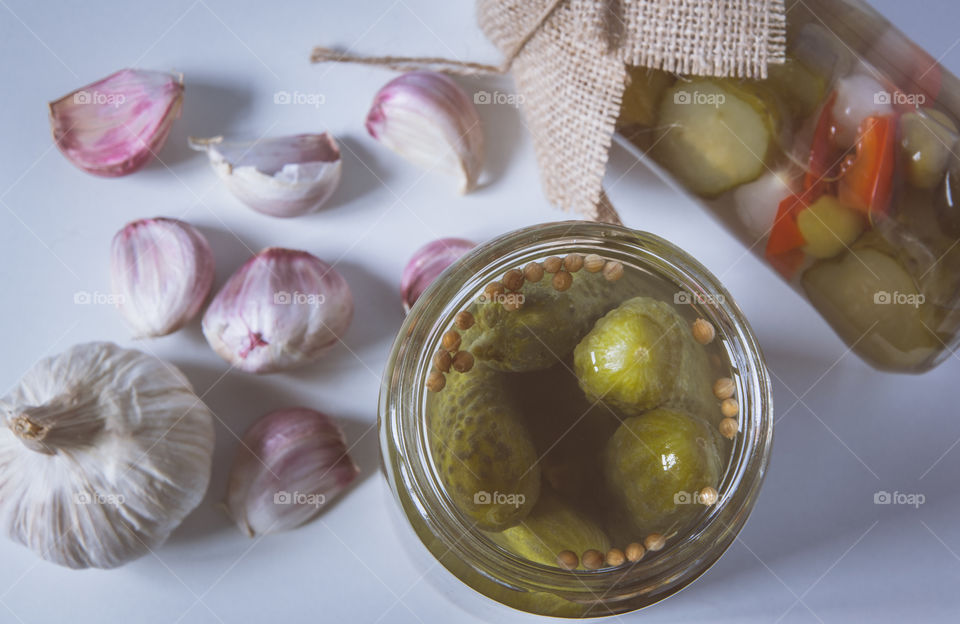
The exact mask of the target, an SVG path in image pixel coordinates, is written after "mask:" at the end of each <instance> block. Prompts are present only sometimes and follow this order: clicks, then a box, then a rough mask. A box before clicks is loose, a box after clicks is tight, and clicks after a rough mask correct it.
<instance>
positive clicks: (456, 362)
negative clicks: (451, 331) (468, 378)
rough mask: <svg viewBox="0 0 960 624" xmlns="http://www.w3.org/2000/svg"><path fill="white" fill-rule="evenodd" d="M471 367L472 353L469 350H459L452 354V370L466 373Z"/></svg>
mask: <svg viewBox="0 0 960 624" xmlns="http://www.w3.org/2000/svg"><path fill="white" fill-rule="evenodd" d="M471 368H473V354H472V353H470V352H469V351H460V352H458V353H457V354H456V355H455V356H453V370H455V371H457V372H458V373H466V372H467V371H469V370H470V369H471Z"/></svg>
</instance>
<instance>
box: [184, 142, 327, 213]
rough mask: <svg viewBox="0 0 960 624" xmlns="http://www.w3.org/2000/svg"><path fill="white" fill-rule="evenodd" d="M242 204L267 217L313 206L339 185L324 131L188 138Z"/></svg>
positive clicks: (299, 211) (306, 209)
mask: <svg viewBox="0 0 960 624" xmlns="http://www.w3.org/2000/svg"><path fill="white" fill-rule="evenodd" d="M190 146H191V147H192V148H194V149H196V150H200V151H204V152H206V153H207V156H208V157H209V158H210V163H211V164H212V165H213V169H214V171H216V172H217V175H218V176H220V178H221V179H222V180H223V181H224V182H225V183H226V185H227V188H228V189H229V190H230V192H231V193H233V194H234V195H235V196H236V197H237V198H238V199H239V200H240V201H242V202H243V203H244V204H246V205H247V206H249V207H250V208H253V209H254V210H256V211H257V212H261V213H263V214H265V215H270V216H273V217H297V216H300V215H305V214H307V213H310V212H314V211H316V210H318V209H319V208H320V207H321V206H322V205H323V204H324V203H325V202H326V201H327V200H328V199H330V196H331V195H333V192H334V191H335V190H336V188H337V185H339V184H340V148H339V146H338V145H337V142H336V141H335V140H334V139H333V137H332V136H330V135H329V134H327V133H323V134H298V135H295V136H286V137H278V138H273V139H260V140H258V141H253V142H239V141H224V140H223V137H214V138H212V139H195V138H191V139H190Z"/></svg>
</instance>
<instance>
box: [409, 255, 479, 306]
mask: <svg viewBox="0 0 960 624" xmlns="http://www.w3.org/2000/svg"><path fill="white" fill-rule="evenodd" d="M474 247H476V244H475V243H473V242H471V241H468V240H465V239H463V238H440V239H437V240H435V241H431V242H429V243H427V244H426V245H424V246H423V247H421V248H420V249H418V250H417V251H416V252H415V253H414V254H413V257H412V258H410V261H409V262H407V266H406V267H404V269H403V277H402V278H401V281H400V296H401V298H402V300H403V311H404V312H409V311H410V308H412V307H413V304H414V303H415V302H416V301H417V299H419V298H420V295H422V294H423V291H425V290H426V289H427V286H429V285H430V284H432V283H433V281H434V280H435V279H437V276H438V275H440V274H441V273H443V271H444V269H446V268H447V267H448V266H450V265H451V264H453V263H454V262H455V261H456V260H457V259H458V258H459V257H460V256H462V255H463V254H465V253H467V252H468V251H470V250H471V249H473V248H474Z"/></svg>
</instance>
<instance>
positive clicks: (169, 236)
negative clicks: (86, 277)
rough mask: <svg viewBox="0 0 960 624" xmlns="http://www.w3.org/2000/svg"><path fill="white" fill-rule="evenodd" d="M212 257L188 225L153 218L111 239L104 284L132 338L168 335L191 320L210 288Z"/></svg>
mask: <svg viewBox="0 0 960 624" xmlns="http://www.w3.org/2000/svg"><path fill="white" fill-rule="evenodd" d="M213 275H214V266H213V252H211V251H210V244H209V243H207V239H206V238H205V237H204V236H203V234H201V233H200V231H199V230H197V228H195V227H193V226H192V225H190V224H189V223H184V222H183V221H178V220H177V219H168V218H164V217H157V218H155V219H140V220H138V221H133V222H131V223H128V224H127V225H125V226H124V227H123V229H122V230H120V231H119V232H117V234H116V235H115V236H114V237H113V244H112V246H111V250H110V283H111V287H112V290H113V293H114V294H116V295H118V299H119V307H120V313H121V314H122V315H123V317H124V319H125V320H126V321H127V324H128V325H129V326H130V327H131V328H132V329H133V331H134V337H136V338H144V337H156V336H165V335H167V334H170V333H172V332H174V331H176V330H178V329H180V328H181V327H183V326H184V325H186V324H187V323H188V322H189V321H190V319H192V318H193V317H194V316H196V315H197V313H198V312H199V311H200V308H201V307H202V306H203V302H204V301H205V300H206V298H207V295H209V294H210V287H211V286H212V285H213Z"/></svg>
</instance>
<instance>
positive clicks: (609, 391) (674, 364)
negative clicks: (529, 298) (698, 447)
mask: <svg viewBox="0 0 960 624" xmlns="http://www.w3.org/2000/svg"><path fill="white" fill-rule="evenodd" d="M573 357H574V369H575V371H576V374H577V377H578V379H579V380H580V387H581V388H582V389H583V391H584V392H585V393H586V395H587V398H588V399H592V400H599V399H601V398H602V399H603V401H604V402H605V403H607V404H608V405H610V406H612V407H613V408H615V409H617V410H619V411H621V412H622V413H624V414H626V415H635V414H640V413H642V412H644V411H646V410H649V409H653V408H655V407H658V406H661V405H665V404H675V405H683V406H684V407H687V408H691V409H693V410H694V411H697V412H699V411H701V410H706V409H708V408H709V406H710V405H711V404H712V400H711V398H710V389H709V385H708V384H709V363H708V362H707V358H706V355H705V354H704V351H703V348H702V347H701V346H700V345H699V344H697V343H696V341H695V340H694V339H693V336H692V335H691V333H690V328H689V327H688V324H687V322H686V321H685V320H684V319H683V318H682V317H681V316H680V315H679V314H678V313H677V311H676V310H675V309H674V308H673V307H672V306H671V305H670V304H668V303H665V302H663V301H658V300H656V299H652V298H650V297H634V298H633V299H630V300H628V301H625V302H624V303H622V304H620V306H619V307H617V308H615V309H614V310H611V311H610V312H608V313H607V314H606V315H605V316H604V317H603V318H601V319H600V320H598V321H597V323H596V325H594V327H593V329H592V330H590V333H589V334H587V335H586V336H585V337H584V339H583V340H582V341H581V342H580V344H578V345H577V347H576V349H575V350H574V356H573Z"/></svg>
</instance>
